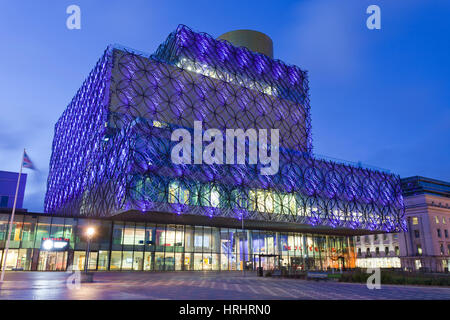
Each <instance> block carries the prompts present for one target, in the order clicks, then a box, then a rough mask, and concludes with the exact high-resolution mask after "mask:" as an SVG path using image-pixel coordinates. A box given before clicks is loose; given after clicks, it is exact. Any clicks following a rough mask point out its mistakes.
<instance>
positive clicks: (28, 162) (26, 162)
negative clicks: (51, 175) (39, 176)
mask: <svg viewBox="0 0 450 320" xmlns="http://www.w3.org/2000/svg"><path fill="white" fill-rule="evenodd" d="M22 167H23V168H28V169H32V170H36V167H35V166H34V164H33V162H31V160H30V157H29V156H28V155H27V153H26V152H25V151H24V152H23V161H22Z"/></svg>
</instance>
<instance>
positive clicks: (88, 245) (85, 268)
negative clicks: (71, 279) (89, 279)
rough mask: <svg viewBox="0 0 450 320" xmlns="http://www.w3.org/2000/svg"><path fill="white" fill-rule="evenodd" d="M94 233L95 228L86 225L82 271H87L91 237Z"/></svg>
mask: <svg viewBox="0 0 450 320" xmlns="http://www.w3.org/2000/svg"><path fill="white" fill-rule="evenodd" d="M94 234H95V229H94V228H93V227H88V228H87V229H86V237H87V240H88V241H87V247H86V258H85V261H84V273H86V274H87V273H88V268H89V252H90V249H91V239H92V237H93V236H94Z"/></svg>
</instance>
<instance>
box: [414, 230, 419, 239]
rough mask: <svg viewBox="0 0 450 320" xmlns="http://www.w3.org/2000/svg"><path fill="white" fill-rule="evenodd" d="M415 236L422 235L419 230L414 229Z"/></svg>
mask: <svg viewBox="0 0 450 320" xmlns="http://www.w3.org/2000/svg"><path fill="white" fill-rule="evenodd" d="M414 237H416V238H419V237H420V233H419V230H414Z"/></svg>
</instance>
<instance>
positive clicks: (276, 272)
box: [272, 270, 281, 277]
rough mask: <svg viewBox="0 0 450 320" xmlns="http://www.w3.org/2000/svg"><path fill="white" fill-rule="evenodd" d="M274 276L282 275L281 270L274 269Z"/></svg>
mask: <svg viewBox="0 0 450 320" xmlns="http://www.w3.org/2000/svg"><path fill="white" fill-rule="evenodd" d="M272 277H281V270H274V271H273V273H272Z"/></svg>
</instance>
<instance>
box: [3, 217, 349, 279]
mask: <svg viewBox="0 0 450 320" xmlns="http://www.w3.org/2000/svg"><path fill="white" fill-rule="evenodd" d="M88 226H89V227H93V228H94V229H95V236H94V237H93V239H92V241H91V245H90V255H89V263H88V265H89V269H91V270H99V271H121V270H123V271H209V270H211V271H213V270H214V271H217V270H221V271H233V270H243V269H244V268H245V269H247V270H256V268H257V267H259V266H260V265H261V267H262V268H264V269H266V270H269V269H276V268H291V269H293V270H327V269H332V268H334V269H340V268H354V267H355V261H356V254H355V248H354V245H353V237H351V236H337V235H336V236H335V235H322V234H314V233H300V232H283V231H275V230H274V231H271V230H246V229H244V230H243V229H239V228H224V227H213V226H198V225H178V224H163V223H157V224H156V223H148V222H147V223H146V222H129V221H112V220H101V219H87V218H63V217H50V216H44V215H42V216H40V215H36V216H30V215H26V214H18V215H17V216H16V219H15V222H14V227H13V230H12V234H11V249H10V250H9V252H8V256H7V257H6V258H5V257H3V251H4V245H5V242H6V241H5V240H6V239H5V237H6V234H7V227H8V216H7V215H2V214H0V257H2V259H0V263H2V264H3V263H4V264H6V269H7V270H32V271H34V270H36V271H37V270H40V271H64V270H83V269H84V268H85V260H86V247H87V242H86V236H85V231H86V229H87V227H88ZM49 239H50V240H51V241H53V242H52V243H53V244H52V243H49V242H48V240H49ZM57 244H59V245H61V246H62V247H61V246H57Z"/></svg>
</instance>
